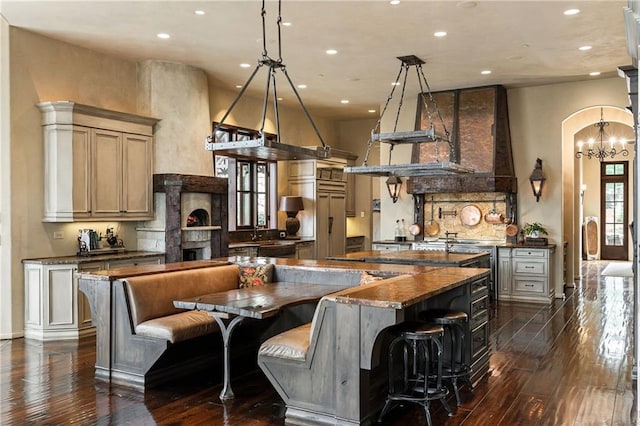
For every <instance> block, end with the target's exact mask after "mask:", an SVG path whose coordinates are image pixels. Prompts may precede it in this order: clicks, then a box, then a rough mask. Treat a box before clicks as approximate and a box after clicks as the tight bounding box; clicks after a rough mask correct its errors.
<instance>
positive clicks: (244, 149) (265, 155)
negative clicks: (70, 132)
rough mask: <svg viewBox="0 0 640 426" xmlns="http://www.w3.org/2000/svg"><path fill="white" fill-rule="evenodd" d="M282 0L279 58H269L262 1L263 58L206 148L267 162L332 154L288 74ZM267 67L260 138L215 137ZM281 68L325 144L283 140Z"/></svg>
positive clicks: (222, 153) (230, 155) (313, 157)
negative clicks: (269, 128) (269, 120)
mask: <svg viewBox="0 0 640 426" xmlns="http://www.w3.org/2000/svg"><path fill="white" fill-rule="evenodd" d="M281 9H282V7H281V0H278V18H277V21H276V23H277V26H278V58H277V59H272V58H271V57H269V53H268V52H267V37H266V25H265V17H266V15H267V12H266V10H265V0H262V10H261V14H260V15H261V17H262V58H261V59H260V60H259V61H258V65H257V66H256V68H255V69H254V70H253V73H252V74H251V76H250V77H249V79H248V80H247V82H246V83H245V84H244V86H242V89H241V90H240V92H239V93H238V95H237V96H236V98H235V99H234V100H233V102H232V103H231V106H230V107H229V108H228V109H227V112H226V113H225V114H224V116H223V117H222V119H221V120H220V122H219V123H218V125H217V126H216V128H215V129H213V132H212V133H211V135H209V136H207V138H206V140H205V148H206V149H207V150H209V151H213V152H214V153H218V154H220V155H226V156H229V157H240V158H252V159H261V160H268V161H279V160H296V159H326V158H329V157H330V156H331V149H330V148H329V146H327V145H326V144H325V143H324V140H323V139H322V136H321V135H320V132H319V131H318V127H317V126H316V124H315V122H314V121H313V118H311V114H309V111H308V110H307V108H306V106H305V105H304V103H303V102H302V98H301V97H300V94H299V93H298V91H297V89H296V86H295V85H294V84H293V81H292V80H291V78H290V77H289V74H288V73H287V68H286V66H285V65H284V63H283V61H282V41H281V38H280V24H281V22H282V17H281ZM265 66H266V67H267V68H268V75H267V85H266V89H265V93H264V101H263V104H262V124H261V125H260V129H259V134H260V137H259V138H257V139H251V140H242V141H224V142H220V141H217V140H216V135H217V134H218V130H219V129H220V128H221V126H222V125H223V124H224V121H225V120H226V119H227V117H228V116H229V114H231V111H232V110H233V108H234V107H235V106H236V104H237V103H238V101H239V100H240V98H242V96H243V95H244V93H245V91H246V90H247V87H249V85H250V84H251V81H252V80H253V78H254V77H255V76H256V74H257V73H258V70H260V68H262V67H265ZM277 71H281V72H282V74H284V76H285V78H286V80H287V82H288V83H289V86H290V87H291V89H292V90H293V93H294V94H295V96H296V98H297V99H298V102H299V103H300V106H301V107H302V110H303V111H304V113H305V115H306V117H307V119H308V120H309V122H310V123H311V125H312V126H313V130H314V131H315V133H316V135H317V136H318V139H319V140H320V143H321V144H322V147H318V148H316V147H314V148H305V147H302V146H298V145H287V144H285V143H282V142H281V141H280V114H279V111H278V91H277V86H276V72H277ZM270 91H273V111H274V122H275V125H276V133H275V135H274V136H269V137H267V136H266V135H265V131H264V126H265V121H266V116H267V106H268V104H269V95H270Z"/></svg>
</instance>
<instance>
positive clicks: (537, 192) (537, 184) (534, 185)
mask: <svg viewBox="0 0 640 426" xmlns="http://www.w3.org/2000/svg"><path fill="white" fill-rule="evenodd" d="M546 180H547V178H545V177H544V174H543V173H542V160H541V159H539V158H538V159H536V165H535V167H534V168H533V171H532V172H531V176H529V182H530V183H531V189H532V190H533V196H534V197H536V202H538V201H540V196H541V195H542V187H543V186H544V183H545V182H546Z"/></svg>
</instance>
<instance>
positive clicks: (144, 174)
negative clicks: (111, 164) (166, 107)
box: [122, 133, 153, 216]
mask: <svg viewBox="0 0 640 426" xmlns="http://www.w3.org/2000/svg"><path fill="white" fill-rule="evenodd" d="M151 141H152V139H151V137H149V136H142V135H131V134H126V133H125V134H124V135H123V143H122V171H123V176H122V188H123V191H122V207H123V211H124V214H125V215H126V216H148V215H150V214H151V212H152V211H153V210H152V206H153V193H152V185H151V182H153V145H152V143H151Z"/></svg>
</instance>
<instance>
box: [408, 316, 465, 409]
mask: <svg viewBox="0 0 640 426" xmlns="http://www.w3.org/2000/svg"><path fill="white" fill-rule="evenodd" d="M419 316H420V319H422V320H424V321H426V322H428V323H432V324H438V325H441V326H442V327H443V328H444V339H443V341H444V342H445V350H446V353H445V355H444V359H445V361H444V371H443V373H442V378H443V379H445V380H449V381H450V382H451V386H452V387H453V391H454V393H455V395H456V404H457V405H458V407H459V406H460V405H461V401H460V390H459V388H458V379H462V380H463V381H464V382H465V383H467V385H468V386H469V390H470V391H471V392H473V384H472V383H471V377H470V376H471V368H470V367H469V365H467V363H466V359H465V358H466V356H465V354H466V353H467V352H468V351H469V348H468V346H465V345H467V344H469V343H468V342H466V341H465V338H464V337H465V327H466V324H467V322H468V321H469V317H468V315H467V314H466V313H465V312H460V311H453V310H449V309H432V310H428V311H423V312H421V313H420V315H419ZM447 343H448V345H447ZM447 349H448V350H447Z"/></svg>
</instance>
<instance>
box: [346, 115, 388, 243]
mask: <svg viewBox="0 0 640 426" xmlns="http://www.w3.org/2000/svg"><path fill="white" fill-rule="evenodd" d="M376 122H377V117H376V118H371V119H363V120H351V121H340V122H338V143H337V145H336V148H339V149H341V150H344V151H349V152H351V153H353V154H355V155H357V156H358V158H357V159H356V160H355V164H354V165H356V166H361V165H362V162H363V161H364V158H365V155H366V150H367V144H368V141H369V135H370V133H371V129H372V128H373V127H374V126H375V125H376ZM379 156H380V149H379V147H377V146H376V148H375V149H372V152H370V153H369V159H368V162H369V163H371V164H376V163H378V162H379V160H378V158H379ZM355 180H356V183H355V188H356V191H355V194H352V196H354V197H355V200H356V216H355V217H349V218H347V236H359V235H364V237H365V249H368V248H370V247H371V241H372V237H373V213H372V211H371V210H372V209H371V200H372V199H373V198H377V197H378V195H376V194H374V189H375V190H376V191H377V185H375V188H374V185H373V182H376V183H377V178H371V177H369V176H364V175H355ZM375 214H376V215H378V213H375Z"/></svg>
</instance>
